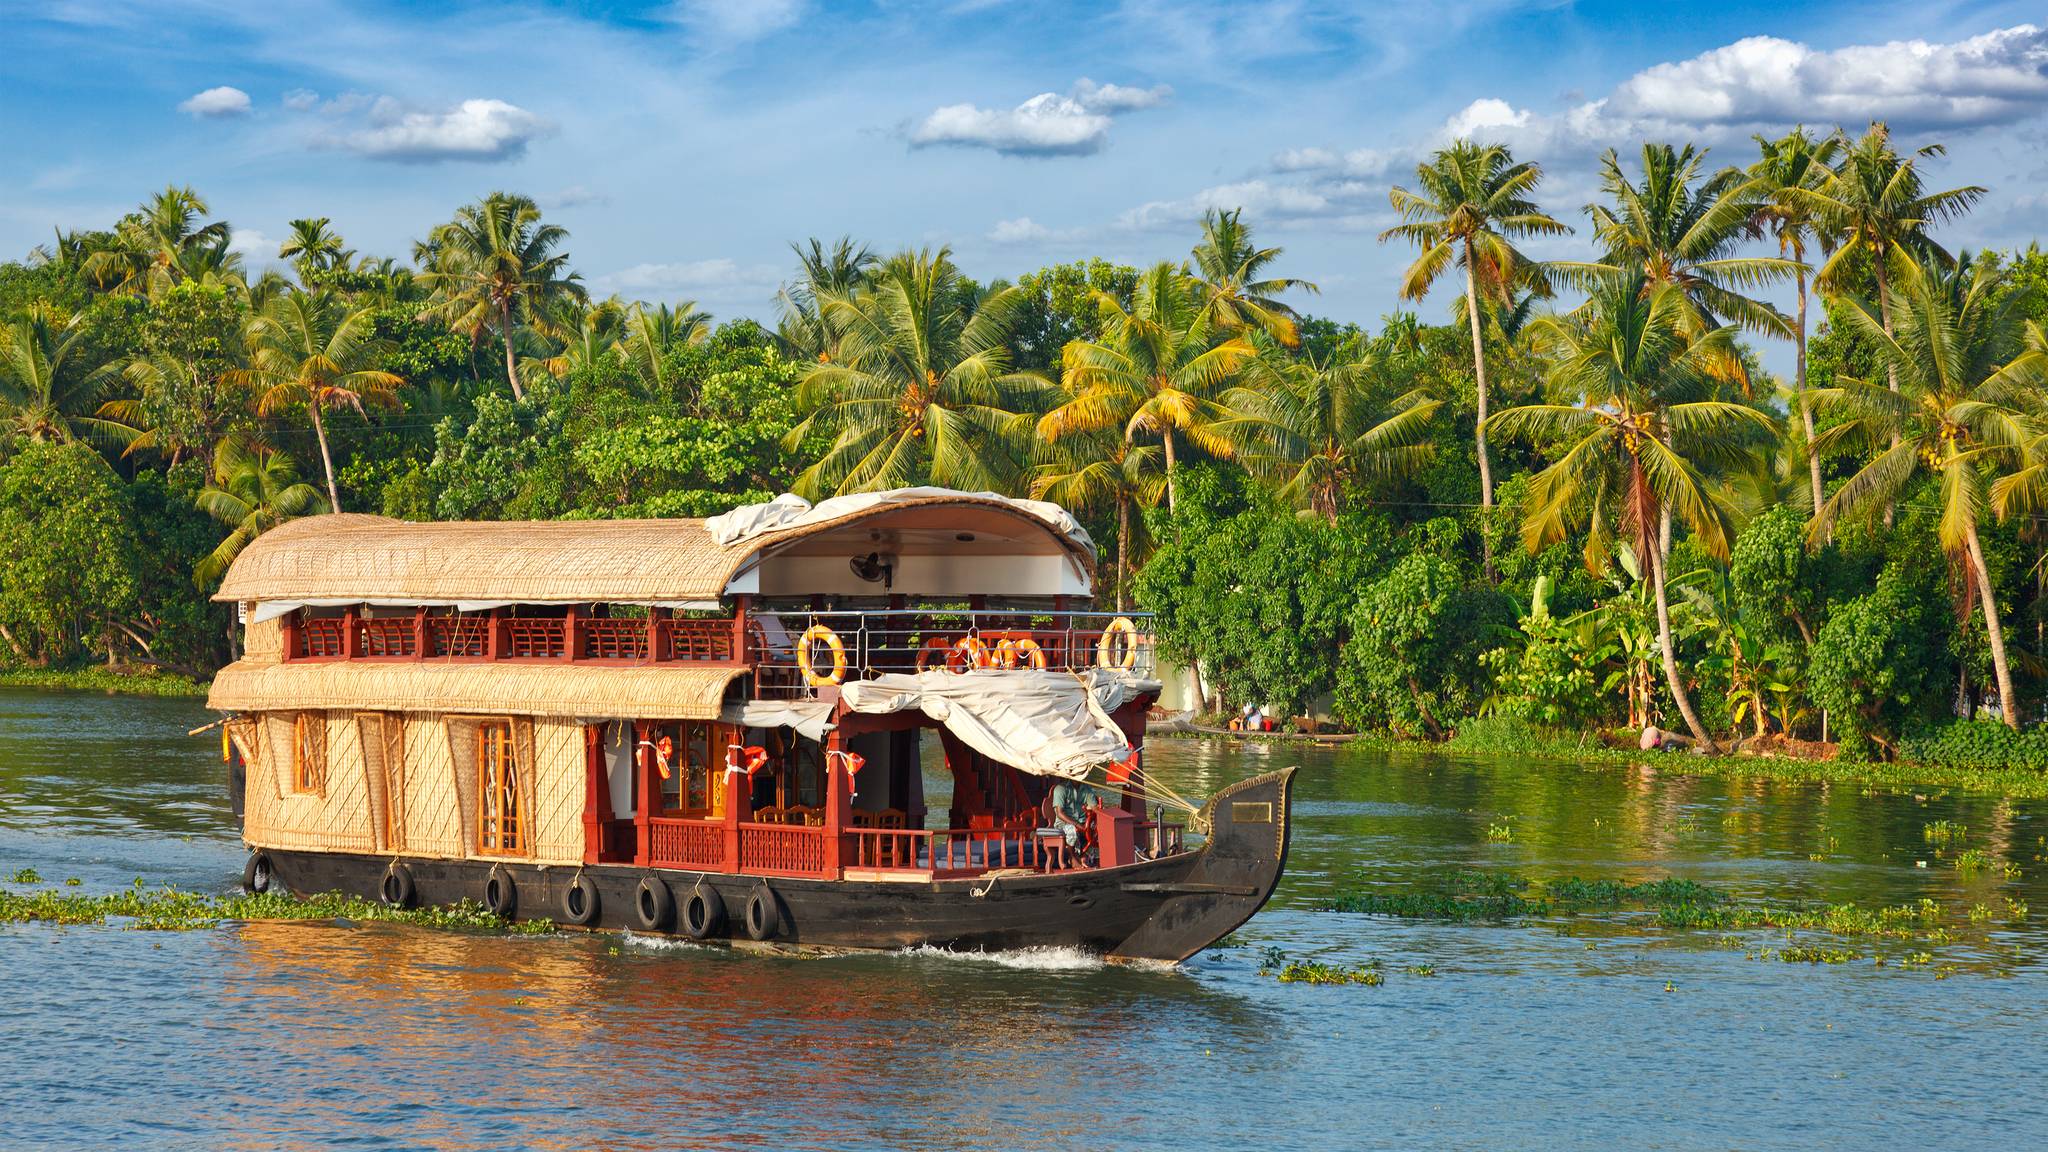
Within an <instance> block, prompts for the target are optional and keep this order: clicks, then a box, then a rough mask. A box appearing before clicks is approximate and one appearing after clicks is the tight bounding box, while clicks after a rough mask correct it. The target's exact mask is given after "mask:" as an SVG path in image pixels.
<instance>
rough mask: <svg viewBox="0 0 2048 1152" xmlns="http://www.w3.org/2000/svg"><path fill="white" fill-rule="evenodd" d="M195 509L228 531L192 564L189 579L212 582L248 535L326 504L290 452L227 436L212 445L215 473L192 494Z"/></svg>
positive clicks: (245, 544) (201, 583)
mask: <svg viewBox="0 0 2048 1152" xmlns="http://www.w3.org/2000/svg"><path fill="white" fill-rule="evenodd" d="M196 503H197V504H198V505H199V509H200V511H202V512H205V513H206V514H207V515H208V516H211V517H213V518H214V519H215V520H218V521H220V522H221V523H222V524H225V525H227V526H228V527H229V528H230V529H232V531H230V532H229V533H228V535H227V537H226V539H223V540H222V541H221V542H220V544H219V545H218V546H216V547H215V548H214V550H213V551H212V552H210V553H208V554H207V556H206V557H205V559H203V560H201V561H200V562H199V564H198V566H197V567H196V568H194V569H193V572H192V579H193V582H194V583H196V584H198V585H199V587H201V588H207V587H211V586H212V585H213V584H214V583H215V582H216V581H218V580H219V579H220V578H221V577H222V576H223V575H225V574H226V573H227V570H228V565H229V564H232V563H234V560H235V557H236V556H239V555H241V552H242V549H244V548H246V547H248V546H249V541H251V540H254V539H255V538H256V537H258V536H261V535H262V534H263V533H265V532H268V531H269V530H270V529H272V528H275V527H277V526H278V525H279V524H282V523H284V522H285V521H287V520H291V519H294V518H296V517H299V516H310V515H314V514H316V513H320V512H324V511H326V510H327V505H326V503H325V502H324V501H322V500H321V499H320V492H319V490H318V489H316V488H314V487H313V486H312V485H311V484H307V483H305V482H303V481H301V480H300V479H299V471H298V468H297V467H296V466H294V465H293V464H292V460H291V457H289V456H286V455H285V454H284V453H282V452H279V451H278V450H277V449H275V448H272V447H270V446H269V445H268V444H264V443H261V442H260V441H251V440H246V439H244V438H242V437H240V436H230V437H228V438H227V439H225V440H222V441H221V442H220V444H219V445H218V446H216V447H215V448H214V451H213V476H212V478H211V479H210V480H209V481H208V482H207V485H206V487H205V488H202V489H201V490H200V492H199V495H198V497H197V498H196Z"/></svg>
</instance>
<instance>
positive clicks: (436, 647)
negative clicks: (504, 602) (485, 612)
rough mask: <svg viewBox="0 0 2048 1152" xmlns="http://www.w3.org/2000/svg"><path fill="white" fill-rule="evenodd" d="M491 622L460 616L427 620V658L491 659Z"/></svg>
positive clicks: (430, 617)
mask: <svg viewBox="0 0 2048 1152" xmlns="http://www.w3.org/2000/svg"><path fill="white" fill-rule="evenodd" d="M490 651H491V618H490V617H489V616H478V615H474V614H471V613H463V614H461V615H458V616H429V617H427V655H429V656H440V657H452V658H455V659H468V660H480V659H483V658H484V657H486V656H488V655H490Z"/></svg>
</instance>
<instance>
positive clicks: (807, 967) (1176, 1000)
mask: <svg viewBox="0 0 2048 1152" xmlns="http://www.w3.org/2000/svg"><path fill="white" fill-rule="evenodd" d="M206 718H207V717H206V716H205V714H204V713H203V712H201V710H200V709H199V708H198V707H197V705H196V704H194V703H192V702H190V701H156V700H132V699H123V698H113V697H102V696H91V695H54V694H46V695H37V694H27V693H0V885H6V884H7V879H6V878H7V877H10V876H12V875H13V873H14V871H15V870H16V869H18V868H22V867H33V868H35V869H36V870H37V871H38V872H40V873H41V874H42V876H43V877H44V878H45V880H46V882H47V883H51V884H61V882H62V880H63V878H65V877H78V878H79V879H80V880H81V881H82V884H81V886H80V889H79V890H81V891H105V890H108V889H111V888H115V887H119V886H121V885H124V884H128V883H130V882H132V881H133V880H134V879H135V878H136V877H138V876H139V877H143V878H145V880H146V881H147V882H148V883H150V884H152V885H155V884H160V883H172V884H177V885H180V886H184V887H190V888H196V889H202V890H208V891H227V890H228V889H229V888H231V887H232V885H233V884H234V883H235V881H236V879H237V878H238V876H239V870H240V865H241V860H242V856H241V851H240V848H239V846H238V845H237V843H236V833H235V830H234V827H233V825H232V822H231V820H230V818H229V815H228V812H227V808H226V804H225V801H224V799H223V796H222V793H221V788H220V765H219V761H218V757H217V745H216V744H215V743H214V742H213V741H212V740H211V739H209V738H207V737H198V738H190V739H188V738H186V737H185V736H184V735H183V733H184V731H185V729H186V728H188V727H191V726H193V725H195V724H198V723H202V722H204V720H205V719H206ZM1148 755H1149V757H1150V759H1151V761H1152V763H1153V765H1154V767H1155V768H1156V769H1159V770H1162V771H1167V772H1170V773H1171V777H1172V779H1173V782H1174V783H1175V785H1176V786H1177V787H1179V788H1180V789H1181V790H1182V791H1183V792H1187V793H1190V794H1193V793H1195V792H1203V791H1208V790H1211V789H1214V788H1215V787H1217V786H1219V785H1221V784H1223V783H1225V782H1227V781H1229V780H1231V779H1235V778H1238V777H1241V776H1245V775H1249V774H1251V773H1253V772H1256V771H1262V770H1265V769H1268V768H1271V767H1276V766H1278V765H1280V764H1283V763H1288V762H1298V763H1300V764H1301V765H1302V767H1303V772H1302V775H1301V778H1300V787H1299V789H1298V792H1297V798H1298V801H1299V810H1298V818H1297V821H1296V823H1295V832H1294V845H1293V852H1292V855H1291V857H1290V860H1289V865H1290V869H1289V876H1288V879H1287V881H1286V882H1285V884H1284V885H1283V886H1282V888H1281V891H1280V893H1279V895H1278V897H1277V898H1276V900H1275V901H1274V903H1273V905H1272V906H1270V907H1269V908H1268V909H1267V910H1266V911H1264V912H1263V913H1261V914H1260V915H1259V916H1258V917H1257V918H1255V919H1254V920H1253V921H1252V922H1251V924H1249V925H1247V927H1246V928H1245V929H1244V930H1243V931H1242V932H1240V933H1239V934H1238V939H1239V940H1240V941H1241V944H1240V946H1237V947H1230V948H1224V949H1218V950H1214V951H1211V952H1209V953H1206V954H1204V955H1202V956H1201V957H1198V958H1197V959H1196V960H1195V961H1194V962H1192V963H1190V964H1188V965H1186V966H1184V967H1182V968H1180V969H1178V970H1172V971H1158V970H1145V969H1131V968H1121V967H1108V966H1104V965H1101V964H1099V963H1097V962H1095V961H1093V960H1092V959H1090V958H1088V957H1086V956H1081V955H1078V954H1073V953H1062V952H1049V953H1023V954H1012V955H1004V956H996V957H958V956H950V955H946V954H943V953H938V952H934V951H930V950H924V951H919V952H914V953H909V954H901V955H886V956H860V957H838V958H829V959H821V958H793V957H791V958H784V957H763V956H755V955H735V954H732V953H729V952H727V951H724V950H718V949H703V948H693V947H687V946H681V945H675V944H669V943H666V942H661V941H652V940H639V939H633V938H625V939H620V938H615V937H598V938H593V937H587V936H580V935H571V934H566V933H565V934H562V935H560V936H555V937H542V938H508V937H496V936H476V935H467V934H461V933H454V932H438V931H431V930H425V929H415V928H408V927H398V926H388V925H378V926H335V925H326V924H322V925H314V924H285V925H279V924H261V925H247V926H227V927H222V928H218V929H212V930H206V931H196V932H142V931H131V930H127V929H124V928H122V927H119V926H115V925H109V926H105V927H87V928H55V927H49V926H44V925H13V926H0V988H4V994H0V1117H4V1118H5V1123H4V1124H0V1147H7V1148H70V1147H79V1148H96V1147H109V1146H116V1145H119V1146H130V1147H149V1148H204V1149H268V1148H289V1149H302V1148H330V1147H350V1148H394V1149H411V1148H462V1149H467V1148H479V1149H481V1148H491V1149H499V1148H544V1149H552V1148H588V1147H600V1146H601V1147H605V1148H614V1149H640V1148H648V1149H652V1148H678V1147H704V1148H728V1147H762V1148H778V1149H779V1148H889V1149H898V1150H900V1149H922V1148H954V1147H958V1148H976V1149H980V1148H1004V1149H1036V1148H1071V1147H1079V1146H1091V1147H1106V1148H1148V1149H1149V1148H1174V1147H1189V1148H1208V1147H1217V1148H1275V1149H1292V1148H1304V1149H1309V1148H1313V1149H1323V1148H1353V1147H1357V1148H1416V1147H1448V1148H1475V1149H1509V1148H1543V1149H1556V1148H1587V1149H1606V1148H1621V1147H1626V1148H1656V1149H1694V1148H1698V1149H1710V1148H1744V1149H1777V1148H1783V1149H1802V1150H1803V1149H1810V1148H1816V1147H1824V1148H1903V1147H1946V1146H1958V1145H1962V1144H1965V1143H1978V1142H1984V1141H1993V1142H1996V1143H1995V1144H1994V1145H1993V1146H2010V1147H2030V1146H2033V1147H2038V1146H2041V1145H2043V1144H2044V1143H2048V1105H2044V1104H2043V1103H2042V1102H2041V1100H2040V1097H2039V1094H2038V1093H2037V1092H2035V1091H2034V1089H2035V1088H2036V1087H2037V1085H2038V1075H2037V1074H2036V1073H2035V1072H2034V1067H2035V1064H2036V1062H2037V1059H2038V1053H2039V1048H2040V1043H2041V1041H2042V1039H2043V1037H2044V1035H2048V1029H2044V1023H2048V1020H2044V1016H2048V1009H2044V1008H2043V1006H2042V1002H2043V997H2042V992H2043V979H2042V975H2043V974H2042V970H2041V969H2042V961H2043V957H2044V955H2048V884H2044V882H2043V880H2042V878H2043V877H2044V876H2048V862H2043V861H2041V860H2039V859H2038V857H2040V856H2043V855H2048V844H2044V842H2043V840H2042V837H2044V836H2048V805H2043V804H2040V803H2027V802H2016V803H2006V802H2003V801H2000V800H1998V799H1996V798H1989V797H1977V796H1958V795H1918V796H1916V795H1913V794H1905V795H1865V794H1864V793H1863V792H1862V791H1861V790H1859V789H1854V788H1841V787H1836V788H1829V787H1824V786H1816V785H1780V784H1771V783H1766V782H1760V781H1742V780H1725V779H1713V778H1687V777H1671V776H1660V775H1658V774H1657V773H1655V772H1654V771H1650V770H1636V771H1625V770H1618V769H1614V768H1609V767H1598V768H1574V767H1570V766H1557V765H1541V766H1537V765H1528V764H1518V763H1511V762H1502V761H1460V760H1451V759H1446V758H1442V757H1424V756H1418V755H1406V754H1398V755H1387V754H1383V753H1377V752H1370V751H1350V750H1330V749H1316V748H1294V747H1288V748H1282V747H1253V748H1243V747H1237V746H1232V745H1226V744H1221V743H1209V742H1195V741H1162V742H1157V743H1155V746H1154V750H1153V751H1152V752H1150V753H1149V754H1148ZM1935 820H1950V821H1954V822H1956V823H1960V824H1963V825H1966V826H1967V827H1968V829H1969V832H1968V840H1967V844H1968V845H1970V846H1972V847H1978V848H1982V849H1985V850H1987V851H1988V852H1989V853H1990V854H1991V857H1992V860H1993V866H1992V867H1989V868H1986V869H1983V870H1981V871H1978V872H1974V873H1963V872H1959V871H1958V870H1956V869H1955V868H1954V867H1953V866H1952V864H1951V862H1950V860H1948V859H1944V858H1942V857H1937V856H1935V855H1934V854H1933V850H1932V848H1931V847H1930V846H1929V845H1928V843H1927V842H1926V839H1925V835H1924V832H1923V828H1924V826H1925V825H1926V824H1927V823H1929V822H1932V821H1935ZM1489 829H1497V830H1506V831H1505V832H1502V831H1495V832H1493V833H1492V834H1491V835H1492V836H1493V837H1494V838H1492V839H1489ZM1503 836H1504V837H1505V839H1502V837H1503ZM1916 862H1925V863H1926V865H1927V866H1926V867H1919V866H1917V864H1916ZM2005 862H2012V863H2015V864H2017V865H2019V867H2020V869H2021V871H2022V872H2023V873H2024V875H2022V876H2019V877H2009V876H2007V875H2005V874H2004V872H2003V869H2002V867H2001V865H2002V864H2003V863H2005ZM1467 869H1470V870H1479V871H1485V872H1507V873H1514V874H1518V875H1523V876H1535V877H1560V876H1567V875H1577V876H1582V877H1586V878H1589V879H1591V878H1625V879H1637V880H1641V879H1654V878H1658V877H1664V876H1680V877H1687V878H1691V879H1695V880H1699V881H1701V882H1703V883H1707V884H1711V885H1713V886H1714V887H1716V888H1718V889H1722V890H1725V891H1728V892H1730V893H1734V894H1739V895H1741V896H1743V897H1746V898H1756V899H1772V900H1789V899H1804V898H1812V899H1827V900H1836V901H1842V900H1853V901H1856V902H1858V903H1859V904H1864V905H1880V904H1896V903H1902V902H1909V901H1916V900H1919V899H1920V898H1922V897H1927V898H1931V899H1934V900H1936V901H1938V902H1940V904H1941V905H1942V906H1943V907H1944V908H1945V909H1948V910H1949V911H1950V912H1952V913H1954V915H1953V916H1952V917H1951V918H1950V919H1949V921H1945V922H1949V923H1953V924H1954V925H1955V936H1956V938H1955V940H1954V941H1952V942H1949V943H1941V944H1931V945H1930V944H1924V943H1915V944H1901V943H1898V942H1873V941H1870V940H1868V939H1846V938H1828V937H1822V936H1819V935H1813V934H1802V938H1806V939H1811V940H1814V941H1817V942H1822V943H1828V944H1831V945H1834V946H1838V947H1844V948H1849V949H1853V950H1856V951H1858V952H1859V953H1861V954H1862V959H1860V960H1858V961H1857V962H1854V963H1850V964H1844V965H1810V964H1804V963H1787V962H1784V961H1783V960H1781V959H1776V958H1771V957H1767V954H1766V953H1765V952H1764V951H1763V950H1764V949H1768V948H1773V947H1776V946H1779V945H1782V944H1783V943H1784V940H1783V935H1782V933H1775V932H1771V931H1758V932H1746V933H1739V934H1735V936H1736V937H1737V938H1736V939H1734V940H1729V939H1724V936H1726V935H1727V934H1724V933H1719V932H1710V931H1688V930H1662V929H1657V928H1654V927H1650V926H1645V925H1644V924H1642V923H1641V921H1640V920H1636V921H1634V922H1631V923H1622V922H1617V919H1616V918H1614V917H1582V918H1579V919H1576V920H1571V921H1563V920H1560V921H1556V922H1543V923H1537V924H1523V925H1487V924H1450V923H1440V922H1423V921H1402V920H1392V919H1385V918H1378V917H1362V916H1353V915H1343V914H1335V913H1328V912H1319V911H1317V910H1316V906H1317V905H1318V904H1319V903H1321V902H1323V901H1326V900H1328V899H1329V898H1330V897H1331V896H1332V895H1333V894H1335V893H1337V892H1339V891H1344V890H1348V889H1357V888H1365V889H1368V890H1372V891H1380V892H1404V891H1412V890H1415V889H1418V888H1429V887H1431V886H1432V885H1436V884H1440V883H1441V882H1442V881H1443V879H1444V877H1445V876H1446V875H1448V874H1450V873H1454V872H1457V871H1461V870H1467ZM15 887H19V886H18V885H15ZM2008 898H2010V899H2016V900H2022V901H2028V902H2031V903H2032V904H2033V906H2034V907H2035V908H2036V909H2038V912H2036V913H2035V915H2034V918H2032V919H2028V920H2019V921H2016V922H2013V923H2007V919H2008V916H2007V913H2006V906H2005V903H2004V902H2005V901H2006V900H2007V899H2008ZM1976 904H1983V905H1985V907H1986V909H1987V910H1990V911H1992V912H1993V914H1992V916H1991V918H1990V919H1988V920H1985V921H1983V922H1981V923H1971V922H1967V921H1966V920H1965V919H1964V917H1963V915H1962V910H1964V909H1967V908H1969V907H1971V906H1973V905H1976ZM1267 948H1278V949H1281V950H1282V951H1284V952H1285V953H1287V954H1288V955H1289V956H1290V957H1293V958H1297V959H1314V960H1320V961H1323V962H1326V963H1331V964H1343V965H1356V964H1362V963H1364V962H1366V961H1368V960H1371V959H1378V960H1380V961H1381V962H1382V963H1383V965H1384V970H1385V972H1386V982H1385V984H1384V985H1382V986H1379V987H1363V986H1356V985H1353V986H1342V987H1316V986H1308V985H1302V984H1282V983H1279V982H1278V981H1276V980H1275V979H1273V978H1272V977H1271V976H1270V975H1261V974H1260V972H1259V967H1260V962H1261V956H1262V953H1263V950H1264V949H1267ZM1920 948H1925V949H1926V950H1927V951H1928V952H1929V954H1930V957H1931V959H1930V961H1929V962H1928V963H1927V964H1925V965H1924V966H1921V967H1914V968H1905V967H1901V966H1900V964H1899V961H1900V960H1901V959H1902V958H1903V957H1905V955H1906V954H1907V953H1908V952H1910V951H1912V950H1915V949H1920ZM1876 951H1884V952H1887V953H1889V954H1890V958H1891V963H1889V964H1888V965H1887V966H1886V967H1882V968H1880V967H1877V966H1876V965H1875V964H1874V963H1872V961H1871V959H1870V955H1871V954H1872V953H1873V952H1876ZM1418 965H1431V966H1433V967H1434V969H1435V971H1436V975H1435V976H1420V975H1411V974H1409V973H1408V972H1405V971H1404V969H1406V968H1408V967H1411V966H1418ZM1667 989H1668V990H1667Z"/></svg>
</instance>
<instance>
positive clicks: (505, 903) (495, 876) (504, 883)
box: [484, 864, 519, 920]
mask: <svg viewBox="0 0 2048 1152" xmlns="http://www.w3.org/2000/svg"><path fill="white" fill-rule="evenodd" d="M484 907H485V908H486V909H488V910H489V911H490V913H491V915H493V916H496V917H497V918H498V919H500V920H510V919H512V917H513V916H514V915H515V914H516V913H517V912H518V911H519V886H518V885H517V884H515V883H513V881H512V872H511V870H510V869H508V868H506V867H505V866H504V865H503V864H493V865H491V874H490V875H489V876H486V877H484Z"/></svg>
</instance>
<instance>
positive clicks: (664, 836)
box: [647, 817, 725, 872]
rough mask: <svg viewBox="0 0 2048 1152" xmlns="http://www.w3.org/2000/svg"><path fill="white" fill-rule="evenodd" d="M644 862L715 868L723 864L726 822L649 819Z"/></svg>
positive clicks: (670, 865) (690, 867)
mask: <svg viewBox="0 0 2048 1152" xmlns="http://www.w3.org/2000/svg"><path fill="white" fill-rule="evenodd" d="M648 833H649V835H648V845H647V856H648V860H647V863H648V865H649V866H650V867H654V868H687V869H690V870H692V871H700V872H701V871H711V872H715V871H717V870H719V869H721V868H723V867H725V825H724V824H722V823H714V822H711V821H706V820H676V819H663V818H659V817H657V818H655V819H653V820H650V821H648Z"/></svg>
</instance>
